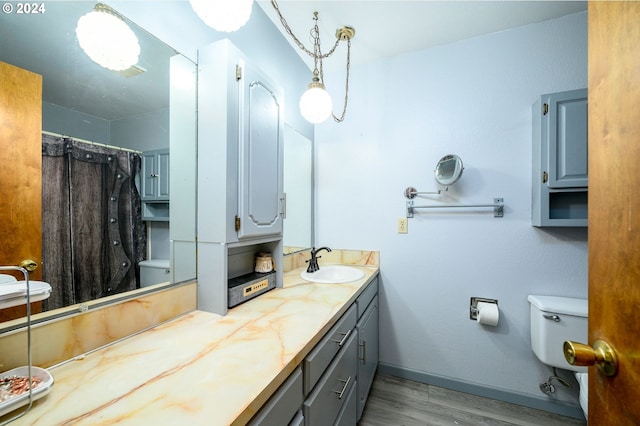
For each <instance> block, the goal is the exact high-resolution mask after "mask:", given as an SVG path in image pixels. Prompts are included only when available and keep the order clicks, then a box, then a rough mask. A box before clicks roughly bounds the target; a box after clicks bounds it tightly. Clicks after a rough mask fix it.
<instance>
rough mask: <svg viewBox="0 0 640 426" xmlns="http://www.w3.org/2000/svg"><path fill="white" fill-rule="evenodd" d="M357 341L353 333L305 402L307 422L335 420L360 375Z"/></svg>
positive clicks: (308, 423) (305, 419) (316, 423)
mask: <svg viewBox="0 0 640 426" xmlns="http://www.w3.org/2000/svg"><path fill="white" fill-rule="evenodd" d="M357 357H358V353H357V342H356V338H355V336H354V335H353V334H352V335H351V337H350V338H349V340H348V341H347V344H346V346H345V347H344V348H343V349H342V350H341V351H340V353H339V354H338V355H337V356H336V359H335V360H334V362H333V363H332V364H331V365H330V366H329V368H328V369H327V371H326V373H325V374H324V375H323V376H322V379H320V381H319V382H318V384H317V385H316V387H315V388H314V390H313V392H311V395H309V398H307V400H306V401H305V402H304V404H303V413H304V422H305V425H306V426H316V425H318V426H319V425H330V424H333V423H334V421H335V419H336V417H337V416H338V413H339V412H340V410H341V408H342V407H343V405H344V403H345V401H346V400H347V397H348V395H349V392H350V390H351V388H352V387H353V386H354V385H355V383H354V382H355V380H356V375H357V369H358V367H357Z"/></svg>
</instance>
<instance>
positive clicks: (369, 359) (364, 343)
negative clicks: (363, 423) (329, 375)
mask: <svg viewBox="0 0 640 426" xmlns="http://www.w3.org/2000/svg"><path fill="white" fill-rule="evenodd" d="M372 286H373V285H372ZM357 330H358V397H357V407H358V408H357V413H358V417H357V419H358V421H359V420H360V417H362V412H363V411H364V406H365V404H366V402H367V397H368V396H369V390H370V389H371V385H372V384H373V378H374V376H375V374H376V370H377V368H378V358H379V356H378V296H375V297H374V298H373V300H372V301H371V303H370V304H369V306H368V307H367V309H366V311H365V312H364V314H363V315H362V317H361V318H360V319H359V320H358V325H357Z"/></svg>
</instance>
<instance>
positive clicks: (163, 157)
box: [156, 150, 169, 200]
mask: <svg viewBox="0 0 640 426" xmlns="http://www.w3.org/2000/svg"><path fill="white" fill-rule="evenodd" d="M156 170H157V175H158V176H157V178H156V179H157V185H158V187H157V192H156V199H157V200H168V199H169V150H162V151H158V154H157V169H156Z"/></svg>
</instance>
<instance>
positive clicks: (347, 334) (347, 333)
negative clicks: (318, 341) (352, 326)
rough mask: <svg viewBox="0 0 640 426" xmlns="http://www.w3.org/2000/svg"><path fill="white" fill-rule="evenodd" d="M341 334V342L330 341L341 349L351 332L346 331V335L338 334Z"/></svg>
mask: <svg viewBox="0 0 640 426" xmlns="http://www.w3.org/2000/svg"><path fill="white" fill-rule="evenodd" d="M340 334H342V336H343V337H342V339H341V340H332V342H336V343H337V344H338V346H340V347H342V345H344V342H345V341H346V340H347V339H348V338H349V336H350V335H351V330H349V331H347V332H346V333H340Z"/></svg>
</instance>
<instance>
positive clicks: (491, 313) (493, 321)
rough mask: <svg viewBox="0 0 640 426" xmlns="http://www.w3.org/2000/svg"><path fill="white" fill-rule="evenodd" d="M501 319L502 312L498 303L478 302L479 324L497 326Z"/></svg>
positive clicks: (477, 319) (477, 318)
mask: <svg viewBox="0 0 640 426" xmlns="http://www.w3.org/2000/svg"><path fill="white" fill-rule="evenodd" d="M499 319H500V312H499V311H498V305H497V304H496V303H487V302H478V315H477V317H476V321H478V324H484V325H491V326H496V325H498V320H499Z"/></svg>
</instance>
